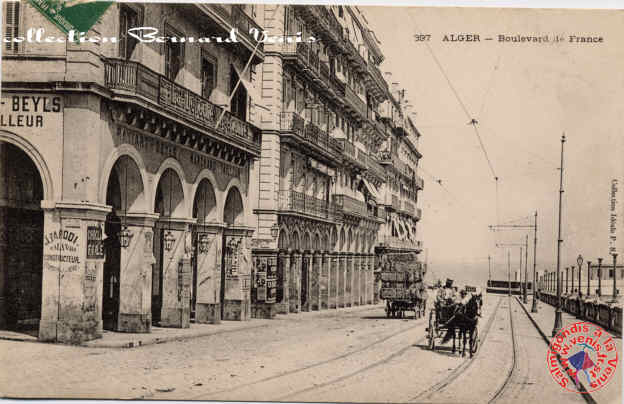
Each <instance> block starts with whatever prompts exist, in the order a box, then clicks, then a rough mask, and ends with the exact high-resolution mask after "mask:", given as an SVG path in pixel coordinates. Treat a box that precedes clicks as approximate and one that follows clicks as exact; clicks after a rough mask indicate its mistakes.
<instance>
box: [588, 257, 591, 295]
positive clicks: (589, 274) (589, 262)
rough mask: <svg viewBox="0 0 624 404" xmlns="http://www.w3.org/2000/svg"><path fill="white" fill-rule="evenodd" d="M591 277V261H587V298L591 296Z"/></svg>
mask: <svg viewBox="0 0 624 404" xmlns="http://www.w3.org/2000/svg"><path fill="white" fill-rule="evenodd" d="M590 279H591V261H587V298H589V296H591V290H590V286H589V280H590Z"/></svg>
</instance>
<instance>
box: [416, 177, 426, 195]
mask: <svg viewBox="0 0 624 404" xmlns="http://www.w3.org/2000/svg"><path fill="white" fill-rule="evenodd" d="M414 179H415V180H416V188H418V189H420V190H421V191H422V190H423V189H425V181H424V180H423V179H422V177H420V176H418V175H416V176H415V177H414Z"/></svg>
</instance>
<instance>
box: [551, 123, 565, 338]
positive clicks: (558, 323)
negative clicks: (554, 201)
mask: <svg viewBox="0 0 624 404" xmlns="http://www.w3.org/2000/svg"><path fill="white" fill-rule="evenodd" d="M564 143H565V135H562V136H561V167H560V168H559V170H560V171H559V232H558V237H557V310H555V324H554V325H553V331H552V336H553V337H554V336H555V335H557V334H559V331H561V282H559V279H560V277H561V274H560V272H561V243H562V242H563V239H562V238H561V202H562V199H563V145H564Z"/></svg>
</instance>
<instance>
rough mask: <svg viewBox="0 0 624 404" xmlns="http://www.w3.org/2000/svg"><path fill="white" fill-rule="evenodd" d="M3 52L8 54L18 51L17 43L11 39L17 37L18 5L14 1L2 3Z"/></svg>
mask: <svg viewBox="0 0 624 404" xmlns="http://www.w3.org/2000/svg"><path fill="white" fill-rule="evenodd" d="M2 11H3V12H4V16H5V17H4V37H5V43H4V50H6V51H8V52H17V51H18V45H19V43H18V42H13V38H15V37H17V36H18V35H19V20H20V3H19V2H16V1H11V2H6V3H4V10H2Z"/></svg>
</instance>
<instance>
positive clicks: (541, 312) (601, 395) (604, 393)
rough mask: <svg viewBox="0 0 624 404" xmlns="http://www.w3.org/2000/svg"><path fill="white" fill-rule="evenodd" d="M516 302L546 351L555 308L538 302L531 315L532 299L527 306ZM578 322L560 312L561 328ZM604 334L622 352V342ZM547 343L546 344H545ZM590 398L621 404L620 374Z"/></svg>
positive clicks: (520, 301)
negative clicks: (520, 306)
mask: <svg viewBox="0 0 624 404" xmlns="http://www.w3.org/2000/svg"><path fill="white" fill-rule="evenodd" d="M518 302H519V303H520V304H521V305H522V306H523V307H524V308H525V311H526V314H527V315H528V316H529V318H531V319H533V322H534V323H535V324H536V325H537V328H538V331H539V332H540V334H542V338H544V340H545V341H544V344H545V348H546V349H547V346H546V344H550V340H551V335H552V330H553V325H554V322H555V308H554V307H553V306H551V305H549V304H547V303H544V302H542V301H538V305H537V311H538V312H537V313H531V305H532V297H530V298H529V299H527V304H523V303H522V299H520V298H518ZM579 321H585V320H583V319H580V318H576V317H575V316H573V315H571V314H569V313H566V312H563V311H562V312H561V322H562V325H561V326H562V328H563V327H566V326H568V325H570V324H572V323H576V322H579ZM604 331H605V333H607V334H609V335H611V336H612V337H613V339H614V340H615V341H616V346H617V350H618V352H619V353H621V352H622V341H621V339H620V338H618V337H617V336H616V335H614V334H613V333H611V332H609V331H607V330H604ZM546 341H548V342H546ZM618 368H619V369H618V370H617V372H618V373H621V372H622V371H621V364H619V366H618ZM580 381H581V384H582V385H583V386H584V387H585V388H586V389H587V388H588V387H589V386H586V385H584V384H583V380H582V379H581V380H580ZM591 398H593V400H595V402H598V403H621V402H622V376H621V374H617V375H615V376H614V377H613V379H612V380H611V382H610V383H609V384H608V385H606V386H605V387H604V388H602V389H600V390H597V391H594V392H592V393H591Z"/></svg>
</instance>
